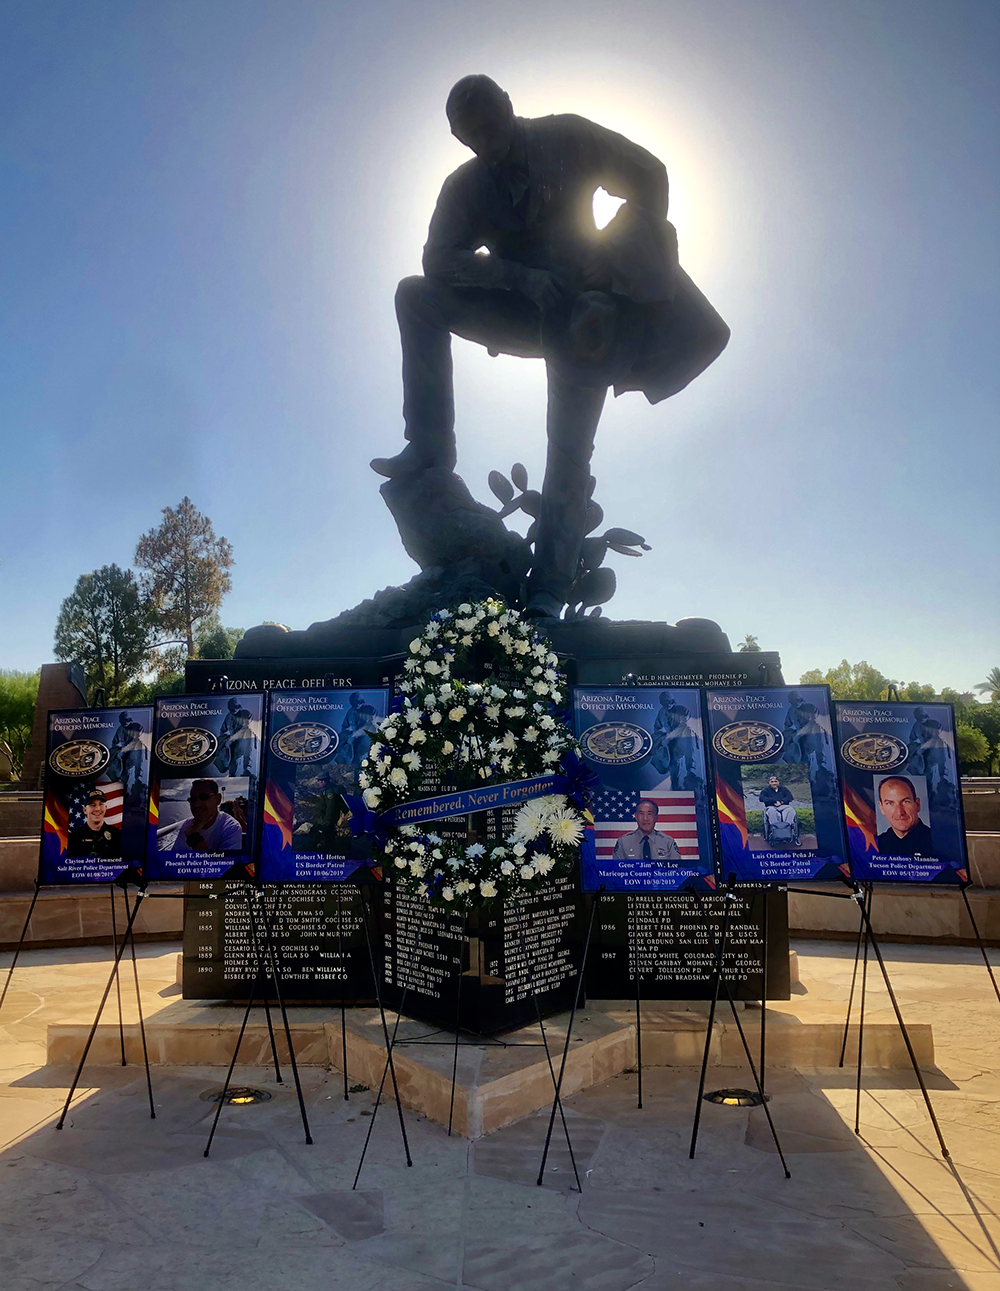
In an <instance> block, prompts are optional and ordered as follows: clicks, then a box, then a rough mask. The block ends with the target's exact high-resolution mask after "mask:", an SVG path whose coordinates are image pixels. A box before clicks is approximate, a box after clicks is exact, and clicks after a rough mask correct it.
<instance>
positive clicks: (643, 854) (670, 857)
mask: <svg viewBox="0 0 1000 1291" xmlns="http://www.w3.org/2000/svg"><path fill="white" fill-rule="evenodd" d="M659 814H660V809H659V807H657V805H656V803H655V802H651V801H650V799H649V798H643V799H642V800H641V801H640V803H639V805H638V807H636V809H635V823H636V825H637V826H638V828H636V829H633V830H632V832H631V833H630V834H623V835H622V836H621V838H619V840H618V842H617V843H615V850H614V852H613V853H612V855H611V859H612V860H614V861H679V860H680V859H681V854H680V852H679V850H678V848H677V843H676V841H675V840H674V839H673V838H671V836H670V835H669V834H658V833H657V832H656V818H657V816H658V815H659Z"/></svg>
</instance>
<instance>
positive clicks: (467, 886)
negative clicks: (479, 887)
mask: <svg viewBox="0 0 1000 1291" xmlns="http://www.w3.org/2000/svg"><path fill="white" fill-rule="evenodd" d="M475 886H476V885H475V883H470V882H469V880H468V879H459V880H458V882H457V883H456V884H455V891H456V892H457V893H458V894H459V896H463V897H464V896H465V894H466V892H471V891H472V889H473V888H474V887H475Z"/></svg>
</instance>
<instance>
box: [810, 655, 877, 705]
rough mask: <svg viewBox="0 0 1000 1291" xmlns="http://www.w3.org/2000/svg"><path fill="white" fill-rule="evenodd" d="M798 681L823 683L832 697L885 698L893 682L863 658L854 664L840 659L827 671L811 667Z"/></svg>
mask: <svg viewBox="0 0 1000 1291" xmlns="http://www.w3.org/2000/svg"><path fill="white" fill-rule="evenodd" d="M799 681H800V683H801V684H802V685H803V686H818V685H822V684H824V683H825V684H826V685H827V686H829V687H830V692H831V694H832V695H833V697H834V699H887V698H888V695H889V687H890V685H892V684H893V683H892V682H891V681H890V680H889V678H888V677H883V675H882V674H881V673H880V672H879V670H878V669H877V668H873V667H872V665H871V664H870V663H866V662H865V660H864V659H862V660H861V662H860V663H855V664H850V663H848V662H847V660H846V659H842V660H841V661H840V663H839V664H838V665H837V667H836V668H830V669H829V670H828V671H827V672H820V670H819V669H818V668H812V669H810V671H809V672H804V673H803V674H802V676H801V677H800V678H799Z"/></svg>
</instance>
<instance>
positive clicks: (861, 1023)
mask: <svg viewBox="0 0 1000 1291" xmlns="http://www.w3.org/2000/svg"><path fill="white" fill-rule="evenodd" d="M861 899H862V902H870V901H871V893H870V892H862V897H861ZM861 930H863V931H864V936H865V959H864V965H863V967H862V969H861V1008H860V1011H859V1012H858V1079H857V1082H856V1083H855V1087H854V1133H855V1134H860V1133H861V1066H862V1062H863V1053H864V1043H865V997H866V995H867V991H868V925H867V922H866V920H865V906H864V904H862V906H861V929H859V931H861Z"/></svg>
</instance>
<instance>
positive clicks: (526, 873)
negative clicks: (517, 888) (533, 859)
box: [518, 865, 535, 879]
mask: <svg viewBox="0 0 1000 1291" xmlns="http://www.w3.org/2000/svg"><path fill="white" fill-rule="evenodd" d="M518 874H520V876H521V878H522V879H533V878H534V877H535V867H534V866H533V865H522V866H521V868H520V869H519V870H518Z"/></svg>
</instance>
